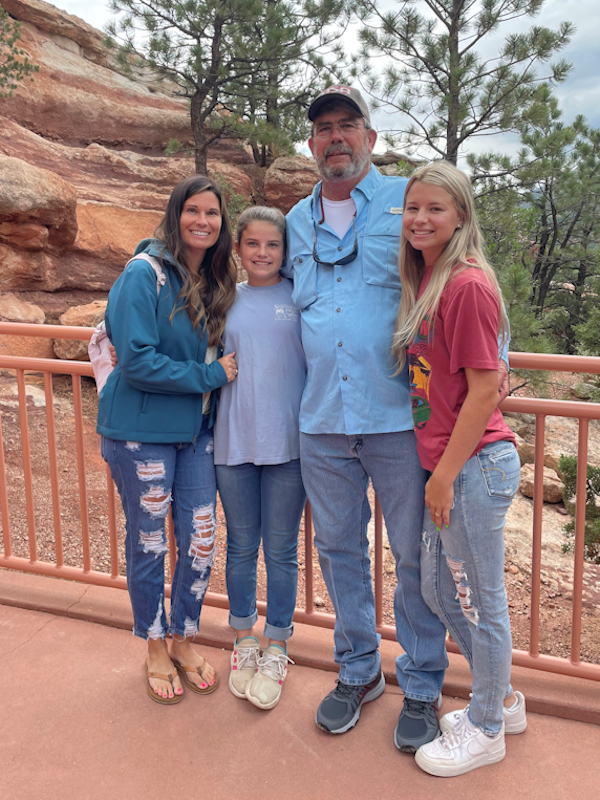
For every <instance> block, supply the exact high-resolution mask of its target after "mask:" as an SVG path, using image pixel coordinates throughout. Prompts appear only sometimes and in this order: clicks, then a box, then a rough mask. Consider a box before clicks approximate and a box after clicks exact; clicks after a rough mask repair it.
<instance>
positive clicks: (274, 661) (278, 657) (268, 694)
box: [246, 644, 294, 709]
mask: <svg viewBox="0 0 600 800" xmlns="http://www.w3.org/2000/svg"><path fill="white" fill-rule="evenodd" d="M288 661H289V663H290V664H293V663H294V662H293V661H292V659H291V658H290V657H289V656H288V654H287V653H286V652H285V650H283V649H282V648H281V647H280V646H279V645H277V644H272V645H269V647H267V648H266V649H265V650H263V654H262V656H261V657H260V658H259V659H258V662H257V667H256V672H255V674H254V677H253V678H252V680H251V681H250V682H249V683H248V685H247V686H246V698H247V699H248V700H249V701H250V702H251V703H252V705H255V706H256V707H257V708H264V709H268V708H274V707H275V706H276V705H277V703H278V702H279V698H280V697H281V690H282V688H283V682H284V680H285V679H286V677H287V665H288Z"/></svg>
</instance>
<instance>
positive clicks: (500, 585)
mask: <svg viewBox="0 0 600 800" xmlns="http://www.w3.org/2000/svg"><path fill="white" fill-rule="evenodd" d="M519 472H520V461H519V456H518V454H517V450H516V448H515V446H514V445H513V444H512V442H493V443H492V444H488V445H486V446H485V447H484V448H483V449H482V450H481V451H480V452H479V453H477V455H475V456H473V457H472V458H470V459H469V460H468V461H467V463H466V464H465V466H464V467H463V468H462V470H461V472H460V474H459V476H458V478H457V479H456V481H455V482H454V505H453V507H452V510H451V511H450V525H449V527H448V528H443V529H442V530H441V531H438V530H436V526H435V525H433V524H432V522H431V515H430V513H429V511H428V510H426V513H425V514H424V517H423V541H422V551H421V574H422V584H423V596H424V597H425V600H426V601H427V603H428V604H429V606H430V608H431V609H432V610H433V611H435V612H436V614H437V615H438V616H439V617H440V619H441V620H442V621H443V622H444V625H445V626H446V627H447V628H448V630H449V631H450V633H451V635H452V638H453V639H454V641H455V642H456V643H457V644H458V646H459V647H460V649H461V651H462V653H463V655H464V656H465V658H466V659H467V660H468V662H469V666H470V667H471V672H472V673H473V697H472V699H471V702H470V704H469V717H470V718H471V721H472V722H473V723H474V724H475V725H478V726H479V727H480V728H483V730H484V731H485V733H487V734H489V735H490V736H495V735H496V734H497V733H498V732H499V730H500V728H501V726H502V706H503V702H504V698H505V697H506V696H507V695H508V694H510V692H511V686H510V667H511V659H512V641H511V635H510V619H509V615H508V604H507V600H506V591H505V588H504V522H505V520H506V512H507V511H508V508H509V506H510V504H511V501H512V498H513V496H514V494H515V492H516V491H517V489H518V488H519Z"/></svg>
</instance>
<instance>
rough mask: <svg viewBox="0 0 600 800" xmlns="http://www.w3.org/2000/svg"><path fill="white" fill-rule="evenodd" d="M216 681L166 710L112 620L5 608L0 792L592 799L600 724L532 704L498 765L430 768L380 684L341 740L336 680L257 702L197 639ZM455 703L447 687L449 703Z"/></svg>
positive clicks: (6, 795)
mask: <svg viewBox="0 0 600 800" xmlns="http://www.w3.org/2000/svg"><path fill="white" fill-rule="evenodd" d="M202 652H203V653H204V655H205V656H206V657H207V658H208V659H209V660H210V661H211V663H213V664H214V666H215V667H216V668H217V670H218V672H219V675H220V678H221V686H220V687H219V689H218V690H217V692H215V693H214V694H212V695H209V696H207V697H199V696H196V695H193V694H192V693H191V692H189V691H188V692H187V694H186V695H185V697H184V699H183V701H182V702H181V703H180V704H179V705H177V706H173V707H163V706H160V705H158V704H156V703H153V702H152V701H151V700H150V698H148V697H147V695H146V691H145V686H144V678H143V671H142V662H143V657H144V644H143V643H142V642H141V641H139V640H137V639H135V638H134V637H133V636H132V635H131V634H130V633H128V632H126V631H124V630H120V629H118V628H111V627H107V626H105V625H98V624H95V623H92V622H85V621H81V620H77V619H71V618H68V617H64V616H55V615H53V614H50V613H45V612H40V611H32V610H26V609H23V608H18V607H8V606H4V605H0V670H1V674H2V676H3V681H2V683H3V693H4V699H3V701H2V706H1V708H2V710H1V724H2V750H1V762H0V763H1V765H2V766H1V773H0V797H2V798H3V800H34V798H35V800H38V798H44V800H70V798H76V800H107V798H110V800H138V798H139V799H140V800H142V799H143V800H159V798H160V799H161V800H162V798H165V797H170V798H199V799H200V798H201V799H202V800H229V798H231V799H232V800H233V799H234V798H235V800H259V799H260V800H271V798H273V800H275V798H288V799H289V800H295V799H296V798H311V799H312V800H329V799H330V798H331V800H337V799H338V798H340V800H342V798H343V800H352V799H353V798H360V800H371V799H372V798H375V799H378V798H386V800H387V798H396V797H403V798H410V800H421V798H428V800H430V798H432V797H435V796H436V794H438V793H439V795H440V796H442V797H444V800H455V799H456V800H458V799H459V798H460V800H464V798H465V797H469V798H473V799H474V800H480V799H481V800H485V798H498V800H499V799H500V798H514V799H515V800H517V799H518V798H527V800H536V799H537V798H544V800H559V798H561V800H562V798H578V799H581V800H583V799H584V798H596V797H598V796H599V790H598V766H597V764H598V753H599V752H600V727H598V726H596V725H590V724H586V723H583V722H574V721H571V720H564V719H557V718H556V717H549V716H541V715H537V714H530V716H529V728H528V730H527V732H526V733H525V734H523V735H521V736H510V737H507V751H508V753H507V757H506V759H505V761H504V762H502V763H501V764H497V765H494V766H492V767H487V768H485V769H482V770H478V771H476V772H473V773H471V774H469V775H465V776H461V777H459V778H452V779H441V778H432V777H430V776H428V775H425V774H424V773H422V772H421V771H420V770H419V769H418V767H417V766H416V765H415V763H414V760H413V758H412V756H408V755H405V754H401V753H399V752H398V751H397V750H396V748H395V747H394V744H393V741H392V732H393V729H394V726H395V723H396V720H397V715H398V712H399V709H400V707H401V704H402V694H401V692H400V690H399V689H398V687H397V686H393V685H392V686H388V688H387V690H386V692H385V694H384V695H383V696H382V697H381V698H380V699H378V700H377V701H376V702H374V703H372V704H370V705H367V706H365V708H364V709H363V713H362V716H361V719H360V721H359V723H358V725H357V727H356V728H355V729H354V730H352V731H350V732H349V733H347V734H345V735H343V736H329V735H327V734H324V733H322V732H321V731H319V730H318V729H317V727H316V726H315V724H314V714H315V710H316V707H317V705H318V703H319V701H320V700H321V698H322V697H323V696H324V695H325V694H326V693H327V692H328V691H329V690H330V689H331V688H332V687H333V680H334V676H333V675H332V673H331V672H327V671H324V670H320V669H310V668H308V667H301V666H296V667H292V668H291V669H290V674H289V677H288V680H287V682H286V685H285V691H284V693H283V697H282V700H281V702H280V704H279V705H278V706H277V708H275V709H274V710H272V711H267V712H263V711H260V710H258V709H256V708H254V707H253V706H251V705H250V704H249V703H247V702H245V701H241V700H237V699H236V698H235V697H234V696H233V695H232V694H231V693H230V692H229V691H228V688H227V677H228V666H229V655H230V653H229V652H228V651H226V650H223V649H220V648H210V647H202ZM462 702H463V701H459V700H453V699H452V698H447V697H444V708H443V711H448V710H451V709H452V708H455V707H457V706H459V705H461V704H462Z"/></svg>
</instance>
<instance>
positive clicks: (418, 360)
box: [408, 317, 431, 430]
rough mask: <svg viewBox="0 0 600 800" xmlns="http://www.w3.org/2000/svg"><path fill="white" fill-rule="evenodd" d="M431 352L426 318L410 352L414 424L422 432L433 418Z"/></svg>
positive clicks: (411, 402) (409, 371) (409, 374)
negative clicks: (429, 358)
mask: <svg viewBox="0 0 600 800" xmlns="http://www.w3.org/2000/svg"><path fill="white" fill-rule="evenodd" d="M429 352H430V345H429V319H428V318H427V317H425V319H424V320H423V321H422V322H421V326H420V328H419V332H418V334H417V335H416V337H415V339H414V340H413V342H412V344H411V346H410V349H409V351H408V379H409V382H410V404H411V407H412V415H413V423H414V426H415V428H416V429H417V430H422V429H423V428H424V427H425V426H426V425H427V422H428V420H429V418H430V417H431V405H430V403H429V382H430V380H431V364H430V363H429V361H428V360H427V358H426V356H428V355H429Z"/></svg>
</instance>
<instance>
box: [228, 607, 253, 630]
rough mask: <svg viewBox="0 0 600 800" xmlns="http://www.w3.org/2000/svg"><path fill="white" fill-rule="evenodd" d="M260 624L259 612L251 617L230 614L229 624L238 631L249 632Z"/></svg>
mask: <svg viewBox="0 0 600 800" xmlns="http://www.w3.org/2000/svg"><path fill="white" fill-rule="evenodd" d="M257 622H258V611H256V610H255V611H254V614H250V616H249V617H236V616H234V615H233V614H232V613H231V611H230V612H229V624H230V626H231V627H232V628H233V629H234V630H236V631H249V630H250V628H253V627H254V626H255V625H256V623H257Z"/></svg>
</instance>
